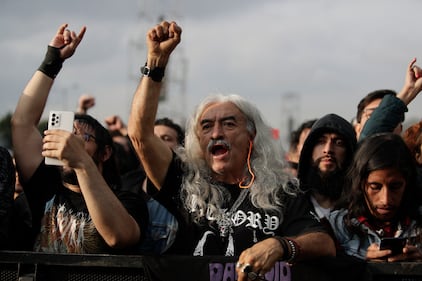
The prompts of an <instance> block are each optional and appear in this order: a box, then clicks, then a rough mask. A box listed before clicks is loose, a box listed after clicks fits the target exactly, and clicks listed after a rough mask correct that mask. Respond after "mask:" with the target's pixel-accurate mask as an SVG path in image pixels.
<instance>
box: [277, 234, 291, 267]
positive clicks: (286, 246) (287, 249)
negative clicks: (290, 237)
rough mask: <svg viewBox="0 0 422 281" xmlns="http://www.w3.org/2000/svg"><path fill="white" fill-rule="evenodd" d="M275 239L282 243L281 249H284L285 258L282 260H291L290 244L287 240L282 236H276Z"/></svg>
mask: <svg viewBox="0 0 422 281" xmlns="http://www.w3.org/2000/svg"><path fill="white" fill-rule="evenodd" d="M273 238H274V239H276V240H277V241H278V242H279V243H280V245H281V248H282V249H283V256H282V257H281V260H282V261H285V260H287V259H289V257H290V256H291V254H290V245H289V244H288V242H287V239H286V238H284V237H281V236H274V237H273Z"/></svg>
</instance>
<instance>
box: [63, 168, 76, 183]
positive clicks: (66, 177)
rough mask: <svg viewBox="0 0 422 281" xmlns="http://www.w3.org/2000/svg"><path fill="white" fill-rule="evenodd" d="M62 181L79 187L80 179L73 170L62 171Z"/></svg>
mask: <svg viewBox="0 0 422 281" xmlns="http://www.w3.org/2000/svg"><path fill="white" fill-rule="evenodd" d="M62 180H63V182H65V183H68V184H72V185H78V186H79V182H78V177H77V176H76V173H75V171H74V170H73V169H72V170H71V169H67V170H65V169H62Z"/></svg>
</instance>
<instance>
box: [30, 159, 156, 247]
mask: <svg viewBox="0 0 422 281" xmlns="http://www.w3.org/2000/svg"><path fill="white" fill-rule="evenodd" d="M23 187H24V190H25V194H26V197H27V200H28V204H29V206H30V209H31V212H32V219H33V233H32V236H33V238H35V237H36V239H35V244H34V250H35V251H41V252H52V253H134V252H135V251H136V247H133V249H125V250H122V251H120V250H119V251H115V250H113V249H111V248H110V247H108V246H107V245H106V243H105V242H104V240H103V239H102V237H101V236H100V235H99V233H98V232H97V230H96V228H95V226H94V224H93V222H92V220H91V216H90V214H89V212H88V209H87V206H86V203H85V200H84V198H83V196H82V193H77V192H73V191H72V190H70V189H68V188H66V187H64V186H63V184H62V180H61V176H60V171H59V168H57V167H55V166H46V165H45V164H44V162H42V163H41V164H40V166H39V167H38V169H37V171H36V172H35V173H34V175H33V176H32V178H31V179H30V180H29V182H27V183H24V184H23ZM115 194H116V196H117V198H118V199H119V200H120V202H122V204H123V206H124V207H125V208H126V210H127V211H128V212H129V214H130V215H131V216H132V217H133V218H134V219H135V220H136V221H137V223H138V225H139V227H140V229H141V233H143V231H142V230H143V229H146V227H147V225H148V211H147V208H146V203H145V201H144V200H143V199H142V198H141V197H140V196H139V195H137V194H135V193H132V192H122V191H120V192H117V191H115Z"/></svg>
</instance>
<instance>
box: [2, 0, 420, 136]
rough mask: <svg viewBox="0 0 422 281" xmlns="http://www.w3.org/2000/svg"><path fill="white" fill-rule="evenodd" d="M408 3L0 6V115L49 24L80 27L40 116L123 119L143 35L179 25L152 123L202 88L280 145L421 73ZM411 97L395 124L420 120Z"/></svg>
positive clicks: (28, 1)
mask: <svg viewBox="0 0 422 281" xmlns="http://www.w3.org/2000/svg"><path fill="white" fill-rule="evenodd" d="M420 11H422V1H419V0H400V1H397V0H354V1H348V0H335V1H334V0H273V1H269V0H268V1H265V0H263V1H246V0H234V1H233V0H232V1H222V0H213V1H197V0H179V1H178V0H173V1H172V0H167V1H160V0H142V1H135V0H121V1H107V2H106V1H100V0H90V1H82V0H72V1H59V0H39V1H32V0H3V1H2V3H1V4H0V35H1V40H0V50H1V52H0V61H1V64H2V67H1V68H0V81H1V86H2V91H1V92H0V95H1V97H0V98H1V104H0V114H2V115H3V114H6V113H7V112H11V111H13V110H14V108H15V105H16V102H17V100H18V97H19V95H20V93H21V91H22V90H23V88H24V86H25V84H26V82H27V81H28V80H29V78H30V77H31V76H32V74H33V72H34V71H35V69H36V68H37V67H38V66H39V64H40V62H41V60H42V58H43V56H44V53H45V50H46V46H47V44H48V42H49V41H50V39H51V37H52V36H53V35H54V33H55V32H56V29H57V27H58V26H59V25H60V24H61V23H65V22H67V23H69V25H70V28H71V29H72V30H76V31H79V29H80V28H81V26H82V25H86V26H87V28H88V30H87V33H86V34H85V38H84V40H83V41H82V43H81V44H80V46H79V48H78V50H77V52H76V53H75V55H74V56H73V57H72V58H71V59H69V60H68V61H67V62H66V63H65V65H64V67H63V69H62V72H61V73H60V74H59V76H58V77H57V79H56V83H55V85H54V88H53V90H52V94H51V96H50V99H49V101H48V104H47V111H48V110H50V109H67V110H73V109H75V108H76V103H77V99H78V97H79V96H80V95H81V94H90V95H93V96H95V97H96V100H97V104H96V106H95V108H93V109H92V110H91V111H90V113H91V114H92V115H94V116H95V117H97V118H98V119H99V120H101V121H102V120H103V119H104V118H105V117H107V116H109V115H112V114H117V115H120V116H121V117H122V118H123V120H125V121H127V119H128V116H129V110H130V102H131V99H132V94H133V92H134V89H135V87H136V85H137V77H138V76H139V66H140V65H142V64H143V63H144V62H145V52H146V51H145V48H144V44H143V43H144V37H145V33H146V31H147V30H148V29H149V28H150V27H151V26H153V25H154V24H155V23H156V22H157V21H158V18H159V17H160V16H164V17H165V18H166V19H168V20H176V21H177V22H178V24H179V25H180V26H181V27H182V28H183V34H182V43H181V44H180V45H179V46H178V48H177V49H176V51H175V53H174V57H173V58H172V61H171V63H170V65H169V68H168V70H167V73H166V76H167V79H168V87H167V92H166V96H167V101H166V102H164V103H162V104H161V106H160V108H161V111H160V115H167V116H171V117H173V118H174V119H175V120H176V121H178V122H183V121H182V120H184V118H186V117H187V116H188V115H189V113H191V112H192V111H193V108H194V106H195V105H196V104H197V103H198V102H199V101H200V100H201V99H202V98H204V97H205V96H206V95H208V94H209V93H213V92H223V93H237V94H240V95H242V96H244V97H246V98H247V99H249V100H250V101H251V102H253V103H254V104H256V105H257V106H258V107H259V108H260V109H261V110H262V112H263V115H264V118H265V119H266V120H267V121H268V122H269V123H270V125H271V126H273V127H275V128H278V129H280V130H281V136H282V137H283V138H285V137H286V130H287V125H286V124H287V122H286V120H287V117H288V116H291V117H292V118H294V119H295V126H297V125H299V123H300V122H302V121H304V120H307V119H311V118H317V117H320V116H322V115H324V114H326V113H337V114H339V115H341V116H343V117H344V118H346V119H348V120H350V119H351V118H352V117H353V116H354V114H355V113H356V105H357V103H358V102H359V100H360V99H361V98H362V97H363V96H364V95H365V94H367V93H368V92H370V91H373V90H376V89H381V88H389V89H394V90H396V91H399V90H400V89H401V87H402V84H403V81H404V74H405V70H406V67H407V64H408V62H409V61H410V60H411V59H412V58H413V57H416V58H417V59H418V62H417V63H418V64H419V65H422V35H421V33H420V28H419V22H420V20H419V18H420ZM421 106H422V97H417V98H416V99H415V100H414V101H413V103H412V104H411V105H410V107H409V113H408V114H407V118H408V119H410V118H412V119H419V118H421V117H422V112H421V111H420V108H421Z"/></svg>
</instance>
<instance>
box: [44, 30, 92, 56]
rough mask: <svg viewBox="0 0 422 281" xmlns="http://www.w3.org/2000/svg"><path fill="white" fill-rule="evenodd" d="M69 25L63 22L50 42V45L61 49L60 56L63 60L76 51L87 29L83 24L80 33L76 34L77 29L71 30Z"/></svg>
mask: <svg viewBox="0 0 422 281" xmlns="http://www.w3.org/2000/svg"><path fill="white" fill-rule="evenodd" d="M67 27H68V24H67V23H65V24H62V25H61V26H60V27H59V29H58V30H57V33H56V35H55V36H54V38H53V39H52V40H51V42H50V44H49V46H51V47H54V48H57V49H59V52H60V58H62V59H63V60H65V59H67V58H69V57H71V56H72V55H73V54H74V53H75V50H76V48H77V47H78V45H79V43H80V42H81V41H82V38H83V37H84V34H85V31H86V27H85V26H83V27H82V28H81V30H80V31H79V34H78V35H76V32H75V31H70V30H69V29H67Z"/></svg>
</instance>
